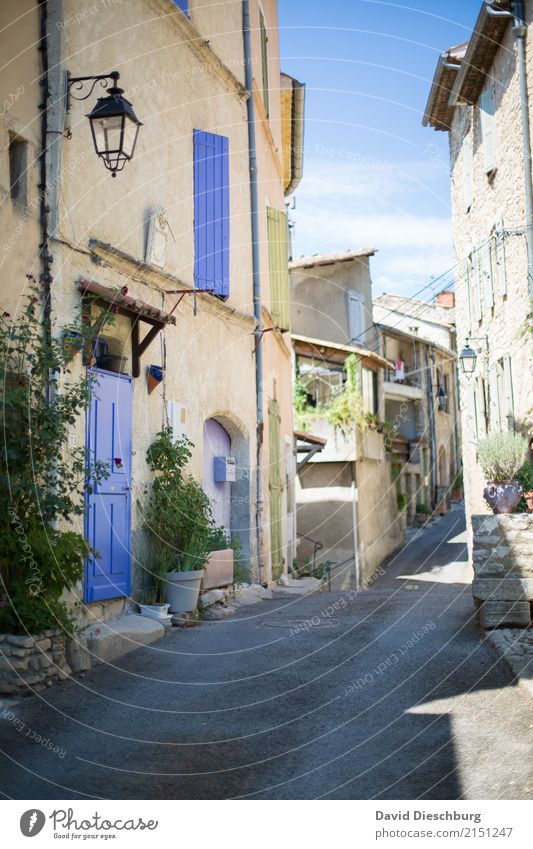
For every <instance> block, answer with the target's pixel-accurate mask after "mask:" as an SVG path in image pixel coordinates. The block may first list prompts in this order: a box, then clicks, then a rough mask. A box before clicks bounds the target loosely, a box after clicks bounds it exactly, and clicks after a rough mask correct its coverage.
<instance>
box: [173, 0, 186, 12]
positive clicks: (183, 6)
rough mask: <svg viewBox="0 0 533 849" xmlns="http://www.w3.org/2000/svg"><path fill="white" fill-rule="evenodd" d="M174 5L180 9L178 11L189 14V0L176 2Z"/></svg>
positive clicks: (175, 0) (177, 0)
mask: <svg viewBox="0 0 533 849" xmlns="http://www.w3.org/2000/svg"><path fill="white" fill-rule="evenodd" d="M174 3H175V4H176V6H177V7H178V9H181V11H182V12H184V13H185V14H186V15H187V14H188V12H189V0H174Z"/></svg>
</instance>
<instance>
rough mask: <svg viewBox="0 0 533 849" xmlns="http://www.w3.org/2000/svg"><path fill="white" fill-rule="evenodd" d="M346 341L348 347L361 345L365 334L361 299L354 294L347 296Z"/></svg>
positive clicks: (349, 293)
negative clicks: (348, 344)
mask: <svg viewBox="0 0 533 849" xmlns="http://www.w3.org/2000/svg"><path fill="white" fill-rule="evenodd" d="M346 297H347V307H348V341H349V343H350V345H362V344H363V341H364V340H363V336H364V332H365V326H364V315H363V299H362V297H361V296H360V295H357V294H356V293H354V292H348V294H347V296H346Z"/></svg>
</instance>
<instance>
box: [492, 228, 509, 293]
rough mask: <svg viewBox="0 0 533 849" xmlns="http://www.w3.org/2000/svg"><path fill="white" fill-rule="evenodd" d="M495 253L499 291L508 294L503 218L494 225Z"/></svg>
mask: <svg viewBox="0 0 533 849" xmlns="http://www.w3.org/2000/svg"><path fill="white" fill-rule="evenodd" d="M494 255H495V259H496V279H497V285H498V293H499V294H500V295H506V294H507V276H506V273H505V246H504V233H503V219H502V218H499V219H498V220H497V222H496V224H495V227H494Z"/></svg>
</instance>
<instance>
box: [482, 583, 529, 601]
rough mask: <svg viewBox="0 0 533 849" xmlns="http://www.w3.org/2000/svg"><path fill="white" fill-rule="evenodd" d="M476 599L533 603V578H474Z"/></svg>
mask: <svg viewBox="0 0 533 849" xmlns="http://www.w3.org/2000/svg"><path fill="white" fill-rule="evenodd" d="M472 595H473V596H474V598H480V599H492V600H498V599H499V600H502V601H533V578H478V577H476V578H474V580H473V581H472Z"/></svg>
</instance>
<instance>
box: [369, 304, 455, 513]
mask: <svg viewBox="0 0 533 849" xmlns="http://www.w3.org/2000/svg"><path fill="white" fill-rule="evenodd" d="M373 308H374V320H375V322H376V339H378V340H379V341H380V350H381V353H382V354H383V356H384V357H385V358H386V359H387V360H388V361H390V362H392V364H393V366H394V368H393V369H392V371H389V372H388V373H386V374H385V375H384V381H383V410H382V412H381V416H382V418H384V419H385V420H386V421H387V422H388V426H389V427H390V431H389V440H390V443H391V445H390V447H391V450H392V453H393V463H394V465H395V472H396V475H397V486H398V495H399V497H400V503H401V504H402V507H403V514H402V515H403V518H404V521H405V522H406V523H407V524H412V523H413V521H414V519H415V516H416V513H417V509H418V511H419V513H421V515H422V516H423V515H424V512H425V511H433V510H434V509H436V510H437V511H439V512H445V511H446V510H447V509H448V506H449V504H450V502H451V499H452V494H453V492H454V491H455V492H456V493H458V492H459V491H460V490H461V486H460V485H459V483H458V480H457V478H458V475H459V472H460V471H461V433H460V421H459V406H458V379H457V360H456V357H457V354H456V350H455V323H454V293H453V292H450V291H444V292H441V293H440V294H438V295H437V296H436V299H435V301H434V302H433V303H429V302H426V301H421V300H419V299H417V298H408V297H405V296H402V295H393V294H384V295H380V296H379V297H377V298H375V299H374V305H373Z"/></svg>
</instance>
